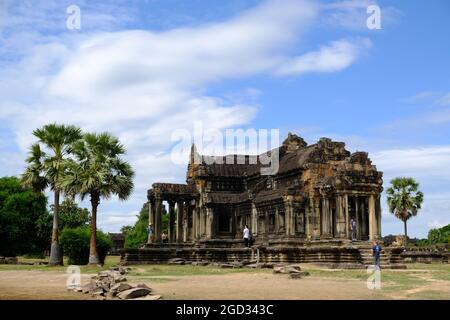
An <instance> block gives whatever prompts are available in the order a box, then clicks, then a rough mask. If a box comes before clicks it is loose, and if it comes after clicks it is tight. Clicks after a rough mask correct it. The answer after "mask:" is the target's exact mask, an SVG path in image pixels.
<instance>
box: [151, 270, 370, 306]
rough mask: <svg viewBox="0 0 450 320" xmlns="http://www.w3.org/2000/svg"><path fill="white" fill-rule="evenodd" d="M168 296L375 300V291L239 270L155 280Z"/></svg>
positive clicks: (359, 284)
mask: <svg viewBox="0 0 450 320" xmlns="http://www.w3.org/2000/svg"><path fill="white" fill-rule="evenodd" d="M152 288H153V289H154V290H155V293H156V294H160V295H162V296H163V297H164V298H165V299H194V300H196V299H199V300H201V299H225V300H228V299H243V300H246V299H263V300H275V299H281V300H289V299H352V300H353V299H372V298H374V292H373V291H371V290H368V289H367V287H366V284H365V282H362V281H358V280H344V281H341V280H330V279H320V278H303V279H290V278H288V276H286V275H274V274H267V273H265V274H263V273H250V274H249V273H245V274H244V273H237V274H226V275H220V276H193V277H191V276H189V277H183V278H178V280H177V281H170V282H160V283H153V284H152Z"/></svg>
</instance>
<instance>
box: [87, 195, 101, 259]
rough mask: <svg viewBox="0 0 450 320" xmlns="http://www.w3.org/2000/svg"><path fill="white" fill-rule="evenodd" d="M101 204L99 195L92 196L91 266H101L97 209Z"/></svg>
mask: <svg viewBox="0 0 450 320" xmlns="http://www.w3.org/2000/svg"><path fill="white" fill-rule="evenodd" d="M99 202H100V197H99V196H98V194H96V193H93V194H91V205H92V217H91V242H90V248H89V264H95V265H97V264H99V263H100V260H99V258H98V253H97V207H98V204H99Z"/></svg>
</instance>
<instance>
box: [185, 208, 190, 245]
mask: <svg viewBox="0 0 450 320" xmlns="http://www.w3.org/2000/svg"><path fill="white" fill-rule="evenodd" d="M186 205H187V207H186V219H185V228H184V229H185V231H184V242H187V241H189V240H191V235H192V233H191V232H192V230H191V226H190V225H191V224H192V223H191V221H192V206H191V204H190V203H189V202H187V203H186Z"/></svg>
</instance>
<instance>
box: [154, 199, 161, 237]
mask: <svg viewBox="0 0 450 320" xmlns="http://www.w3.org/2000/svg"><path fill="white" fill-rule="evenodd" d="M161 232H162V199H158V198H157V199H156V201H155V242H156V243H161Z"/></svg>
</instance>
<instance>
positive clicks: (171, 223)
mask: <svg viewBox="0 0 450 320" xmlns="http://www.w3.org/2000/svg"><path fill="white" fill-rule="evenodd" d="M175 239H176V237H175V202H174V201H169V242H170V243H174V242H175Z"/></svg>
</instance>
